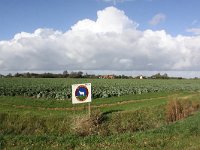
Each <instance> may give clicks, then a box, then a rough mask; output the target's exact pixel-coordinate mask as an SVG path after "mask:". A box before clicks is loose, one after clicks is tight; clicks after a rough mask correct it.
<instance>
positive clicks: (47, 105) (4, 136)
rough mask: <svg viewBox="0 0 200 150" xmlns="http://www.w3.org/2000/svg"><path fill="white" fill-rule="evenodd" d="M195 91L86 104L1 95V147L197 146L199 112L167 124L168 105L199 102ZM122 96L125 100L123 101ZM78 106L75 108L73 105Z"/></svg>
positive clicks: (182, 147) (144, 147)
mask: <svg viewBox="0 0 200 150" xmlns="http://www.w3.org/2000/svg"><path fill="white" fill-rule="evenodd" d="M199 96H200V94H199V93H157V94H146V95H137V96H124V97H121V98H116V99H115V98H112V99H99V100H95V101H94V102H93V103H92V106H93V107H92V112H93V113H92V117H91V118H92V119H90V120H89V119H88V118H87V109H86V107H85V106H84V105H81V106H75V107H74V108H73V107H72V106H71V104H70V102H67V101H49V100H36V99H30V98H22V97H0V149H124V150H125V149H200V140H199V139H200V112H199V111H196V112H193V113H192V114H191V115H190V116H189V117H187V118H182V119H181V120H179V121H175V122H173V123H169V122H167V121H166V120H167V119H166V109H167V107H166V105H167V103H168V102H169V100H171V99H173V98H174V97H179V98H180V101H181V102H182V101H185V100H189V103H191V105H192V104H197V103H198V104H199V103H200V100H199ZM123 100H125V102H124V101H123ZM74 109H76V110H74Z"/></svg>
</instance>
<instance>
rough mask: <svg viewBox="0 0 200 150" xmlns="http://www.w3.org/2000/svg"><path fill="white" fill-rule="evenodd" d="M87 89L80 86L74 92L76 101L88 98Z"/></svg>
mask: <svg viewBox="0 0 200 150" xmlns="http://www.w3.org/2000/svg"><path fill="white" fill-rule="evenodd" d="M88 94H89V92H88V89H87V87H86V86H84V85H80V86H78V87H77V88H76V90H75V97H76V99H77V100H78V101H85V100H86V99H87V97H88Z"/></svg>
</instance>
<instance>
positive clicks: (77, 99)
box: [72, 83, 92, 104]
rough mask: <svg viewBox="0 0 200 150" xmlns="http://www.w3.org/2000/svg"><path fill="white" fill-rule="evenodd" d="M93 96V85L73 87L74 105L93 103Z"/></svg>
mask: <svg viewBox="0 0 200 150" xmlns="http://www.w3.org/2000/svg"><path fill="white" fill-rule="evenodd" d="M91 95H92V93H91V83H84V84H73V85H72V104H80V103H87V102H91V101H92V98H91V97H92V96H91Z"/></svg>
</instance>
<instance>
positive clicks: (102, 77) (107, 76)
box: [99, 75, 115, 79]
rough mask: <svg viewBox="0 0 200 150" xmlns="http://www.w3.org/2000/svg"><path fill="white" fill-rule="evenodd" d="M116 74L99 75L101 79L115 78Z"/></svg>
mask: <svg viewBox="0 0 200 150" xmlns="http://www.w3.org/2000/svg"><path fill="white" fill-rule="evenodd" d="M114 78H115V77H114V75H102V76H100V77H99V79H114Z"/></svg>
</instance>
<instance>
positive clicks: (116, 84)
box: [0, 78, 200, 100]
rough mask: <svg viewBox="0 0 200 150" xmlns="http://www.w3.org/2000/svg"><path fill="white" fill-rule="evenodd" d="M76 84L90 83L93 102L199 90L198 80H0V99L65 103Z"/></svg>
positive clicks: (199, 81) (199, 83) (199, 82)
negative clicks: (4, 97) (2, 97)
mask: <svg viewBox="0 0 200 150" xmlns="http://www.w3.org/2000/svg"><path fill="white" fill-rule="evenodd" d="M76 83H92V97H93V99H96V98H108V97H119V96H122V95H134V94H143V93H156V92H162V91H165V92H170V91H200V80H198V79H181V80H178V79H173V80H172V79H171V80H158V79H146V80H139V79H71V78H1V79H0V96H25V97H34V98H38V99H40V98H45V99H56V100H65V99H70V98H71V85H72V84H76Z"/></svg>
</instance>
